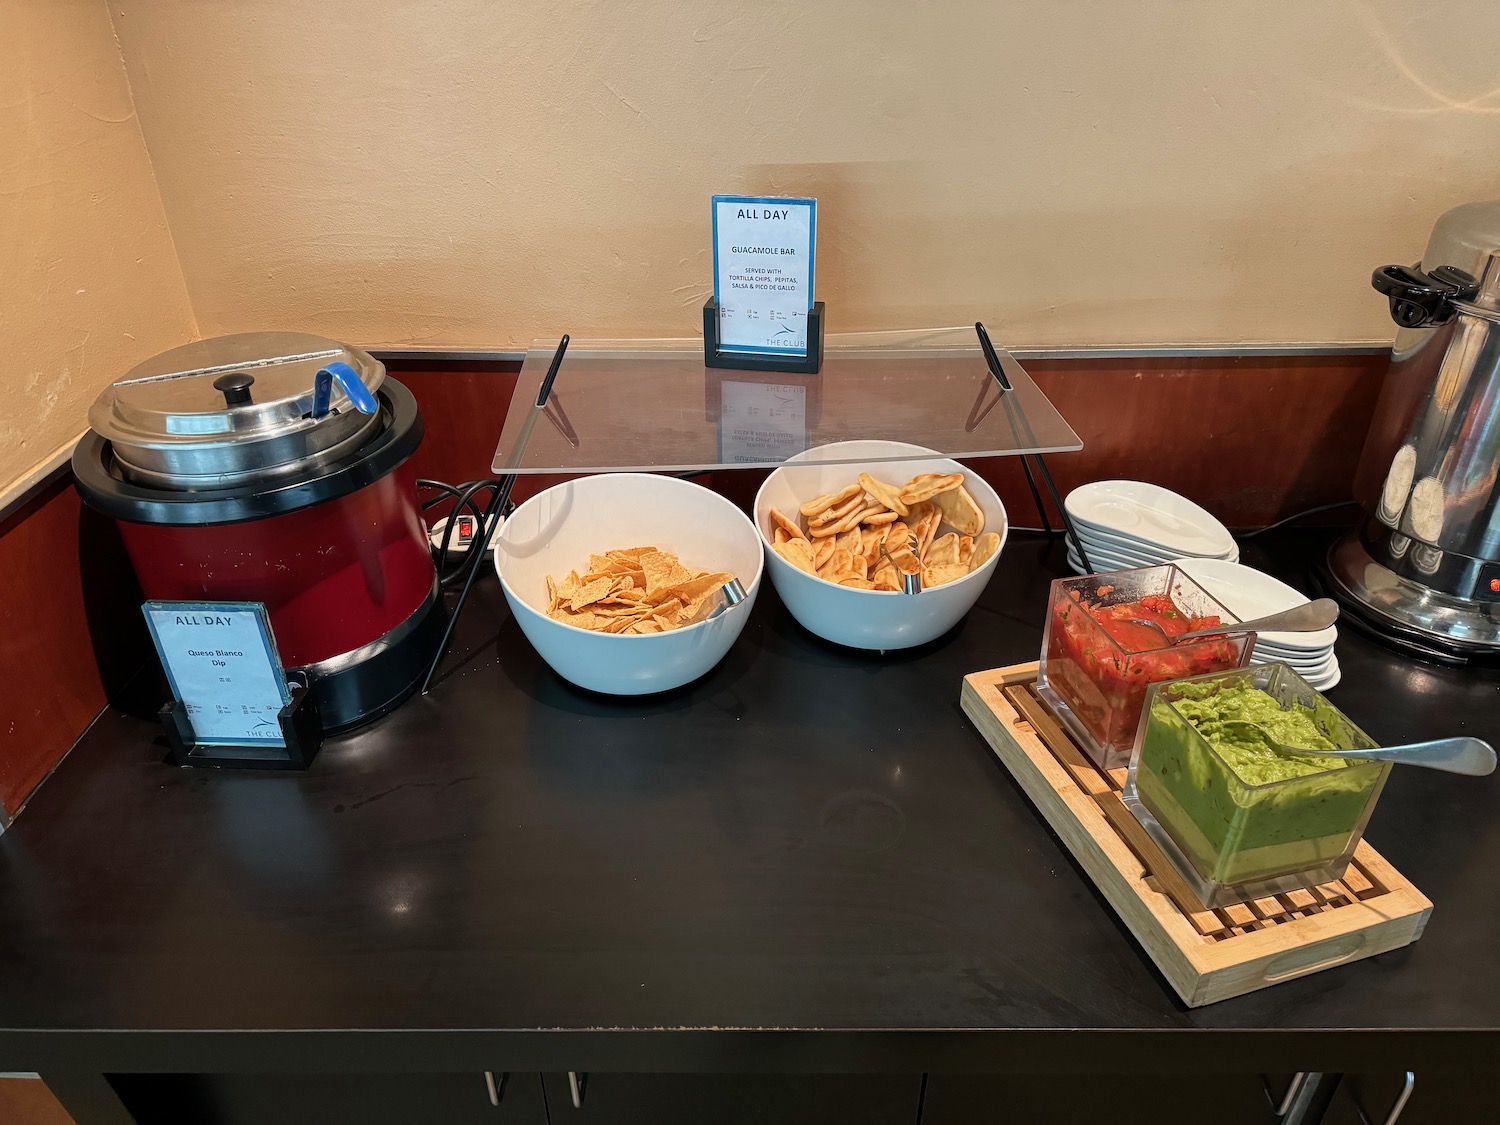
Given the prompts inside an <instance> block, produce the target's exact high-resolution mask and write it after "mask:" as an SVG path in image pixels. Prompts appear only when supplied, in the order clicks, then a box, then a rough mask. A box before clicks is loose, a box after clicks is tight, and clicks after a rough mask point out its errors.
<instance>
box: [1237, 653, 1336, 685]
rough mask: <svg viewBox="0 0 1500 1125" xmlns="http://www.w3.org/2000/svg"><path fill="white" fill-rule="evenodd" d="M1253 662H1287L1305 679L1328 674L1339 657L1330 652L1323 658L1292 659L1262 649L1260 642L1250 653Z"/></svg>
mask: <svg viewBox="0 0 1500 1125" xmlns="http://www.w3.org/2000/svg"><path fill="white" fill-rule="evenodd" d="M1250 663H1251V664H1285V665H1286V666H1287V667H1289V668H1291V669H1292V670H1294V671H1295V672H1297V673H1298V674H1299V675H1300V676H1301V677H1302V678H1303V679H1304V680H1308V681H1311V680H1314V679H1316V678H1317V677H1319V676H1326V675H1327V674H1328V673H1329V672H1331V671H1333V669H1334V668H1335V667H1336V666H1337V664H1338V657H1336V656H1334V655H1333V654H1332V653H1329V654H1328V655H1327V656H1325V657H1323V658H1322V659H1321V660H1291V659H1288V658H1287V657H1285V656H1278V655H1276V654H1275V653H1268V652H1264V651H1262V650H1261V647H1260V645H1259V644H1257V645H1256V646H1255V651H1254V652H1252V653H1251V654H1250Z"/></svg>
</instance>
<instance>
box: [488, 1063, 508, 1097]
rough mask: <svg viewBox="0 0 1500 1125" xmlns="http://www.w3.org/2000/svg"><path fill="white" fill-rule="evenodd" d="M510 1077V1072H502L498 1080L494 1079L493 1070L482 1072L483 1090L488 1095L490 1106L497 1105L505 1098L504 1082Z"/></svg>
mask: <svg viewBox="0 0 1500 1125" xmlns="http://www.w3.org/2000/svg"><path fill="white" fill-rule="evenodd" d="M509 1077H510V1071H508V1070H507V1071H505V1072H503V1073H502V1074H501V1075H500V1077H499V1079H498V1080H497V1079H496V1078H495V1072H494V1071H493V1070H487V1071H485V1072H484V1088H485V1090H486V1091H488V1093H489V1095H490V1105H499V1104H500V1099H501V1098H503V1097H504V1096H505V1081H506V1079H508V1078H509Z"/></svg>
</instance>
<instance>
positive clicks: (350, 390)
mask: <svg viewBox="0 0 1500 1125" xmlns="http://www.w3.org/2000/svg"><path fill="white" fill-rule="evenodd" d="M335 382H337V383H338V385H339V389H340V390H342V391H343V392H344V394H346V395H348V396H349V402H350V403H351V404H352V405H353V407H354V409H355V410H358V411H359V412H360V413H361V414H374V413H375V412H376V411H377V410H379V409H380V404H379V403H378V402H376V401H375V396H374V395H372V394H371V393H370V388H369V387H367V386H365V381H364V380H363V379H361V378H360V377H359V372H358V371H356V370H354V368H352V367H350V366H349V365H348V364H347V363H341V362H335V363H330V364H329V365H328V366H327V367H323V368H320V369H319V370H318V374H317V375H316V377H314V379H313V408H312V416H313V417H314V418H321V417H323V415H325V414H327V413H328V410H329V407H330V406H331V405H332V403H333V384H334V383H335Z"/></svg>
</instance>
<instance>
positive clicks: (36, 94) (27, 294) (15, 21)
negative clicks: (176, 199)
mask: <svg viewBox="0 0 1500 1125" xmlns="http://www.w3.org/2000/svg"><path fill="white" fill-rule="evenodd" d="M193 334H194V324H193V317H192V312H191V310H190V308H189V305H188V297H187V291H186V289H185V288H184V286H183V281H182V272H181V269H180V268H179V266H178V264H177V256H176V253H175V251H174V250H173V248H172V240H171V236H170V235H169V234H168V231H167V223H166V218H165V216H164V214H163V212H162V206H161V199H160V197H159V195H158V194H157V190H156V184H155V182H154V180H153V179H152V176H151V167H150V163H149V161H148V159H147V155H146V148H145V144H144V143H143V141H142V138H141V132H140V128H139V125H138V124H137V122H136V119H135V113H134V110H133V108H132V105H131V99H130V90H129V87H128V86H127V84H126V80H125V69H124V66H123V64H122V62H121V58H120V51H119V47H118V44H117V43H116V41H115V36H114V33H113V31H112V30H111V27H110V20H109V13H108V11H107V10H106V9H105V7H104V6H103V4H101V3H100V2H99V0H0V346H3V349H4V352H3V355H0V496H3V495H4V494H5V493H6V492H7V491H8V490H9V487H10V486H11V485H12V484H13V483H14V482H17V481H18V480H19V479H20V478H23V477H25V476H26V475H27V474H28V473H29V472H30V471H31V470H32V469H34V468H35V467H36V466H37V465H38V464H40V463H43V462H45V461H46V459H47V458H48V457H50V456H51V455H52V454H53V453H54V452H56V451H57V450H58V448H59V447H60V446H62V445H63V444H64V443H66V442H69V441H71V440H72V439H73V438H75V437H77V436H78V434H79V432H80V431H82V430H83V428H84V427H85V425H86V424H87V422H86V420H85V413H86V412H87V410H88V406H89V403H91V402H92V401H93V400H94V396H95V395H96V394H97V393H98V392H99V389H100V388H101V387H103V386H104V385H105V384H107V383H109V382H111V381H113V380H114V379H117V378H119V376H120V375H121V374H122V373H123V372H124V371H125V370H126V369H127V368H128V367H129V366H130V365H131V364H133V363H135V362H136V361H138V360H140V359H142V358H145V357H146V356H149V355H152V354H154V353H156V352H159V351H161V350H163V349H164V348H168V347H171V346H173V345H175V344H179V343H182V342H183V341H184V340H188V339H191V338H192V336H193Z"/></svg>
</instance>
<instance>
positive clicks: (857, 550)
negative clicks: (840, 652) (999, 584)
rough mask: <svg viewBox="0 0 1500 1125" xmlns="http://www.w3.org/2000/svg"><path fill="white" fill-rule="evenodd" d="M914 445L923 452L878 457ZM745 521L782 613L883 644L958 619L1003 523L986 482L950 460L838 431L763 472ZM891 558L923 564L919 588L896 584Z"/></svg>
mask: <svg viewBox="0 0 1500 1125" xmlns="http://www.w3.org/2000/svg"><path fill="white" fill-rule="evenodd" d="M921 453H927V454H931V456H930V457H927V458H921V459H918V460H909V461H892V460H890V459H889V458H890V457H892V456H902V457H910V456H911V455H912V454H921ZM835 458H836V459H838V461H839V463H838V464H833V463H830V462H831V460H832V459H835ZM854 458H858V459H859V461H858V463H854V464H850V463H848V462H849V461H850V460H852V459H854ZM955 478H957V479H955ZM903 495H905V497H906V500H903V499H902V498H901V497H902V496H903ZM755 526H756V530H757V531H758V532H759V533H760V536H761V540H762V543H763V544H764V547H765V554H766V567H767V569H768V571H769V572H770V576H771V585H773V586H775V587H776V592H777V593H778V594H779V595H781V600H782V601H783V602H785V603H786V607H787V609H788V610H790V611H791V614H792V616H793V617H795V618H796V619H797V620H798V621H799V622H800V623H801V624H802V625H803V626H804V627H805V628H806V629H808V630H809V631H811V632H813V633H816V634H817V635H818V636H820V637H822V638H823V639H824V640H828V641H833V642H834V643H835V644H841V645H847V646H849V647H851V648H862V649H878V650H885V649H900V648H911V647H913V646H914V645H920V644H926V643H927V642H928V641H932V640H936V639H937V638H938V637H941V636H942V635H943V634H944V633H946V632H947V631H948V630H949V629H951V628H953V626H955V625H957V624H958V622H959V621H960V620H961V619H962V618H963V616H964V614H966V613H968V612H969V610H970V609H971V608H972V607H973V605H974V603H975V602H976V601H978V600H979V595H980V594H982V593H983V592H984V588H985V586H986V585H987V584H988V583H989V580H990V576H991V575H992V574H994V572H995V563H996V559H998V558H999V555H1000V549H1001V548H1002V547H1003V546H1004V545H1005V536H1006V531H1007V526H1008V524H1007V520H1006V517H1005V506H1004V505H1003V504H1001V502H1000V497H998V496H997V495H995V490H994V489H993V488H991V487H990V486H989V485H988V484H987V483H985V481H983V480H982V479H980V477H979V476H978V474H976V473H973V472H970V471H969V470H967V469H965V468H964V467H963V466H962V465H960V464H959V463H958V462H957V461H952V460H949V459H948V458H946V457H940V456H938V455H937V454H936V453H934V452H933V451H932V450H929V449H924V448H923V447H921V446H918V445H908V444H907V443H906V442H899V441H844V442H838V443H835V444H833V445H822V446H818V447H817V448H815V449H809V450H807V452H805V453H799V454H797V455H796V456H795V457H791V458H789V459H788V460H787V461H786V462H785V463H784V464H783V465H782V466H781V467H780V468H778V469H776V471H775V472H773V473H772V474H771V475H770V476H769V477H767V478H766V483H765V484H764V485H762V486H761V489H760V492H759V493H757V494H756V497H755ZM794 533H795V534H794ZM913 544H915V547H913ZM902 570H907V571H917V572H920V573H921V574H922V577H923V589H922V591H921V592H920V593H916V594H907V593H903V592H901V585H902V584H901V573H900V572H901V571H902Z"/></svg>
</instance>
